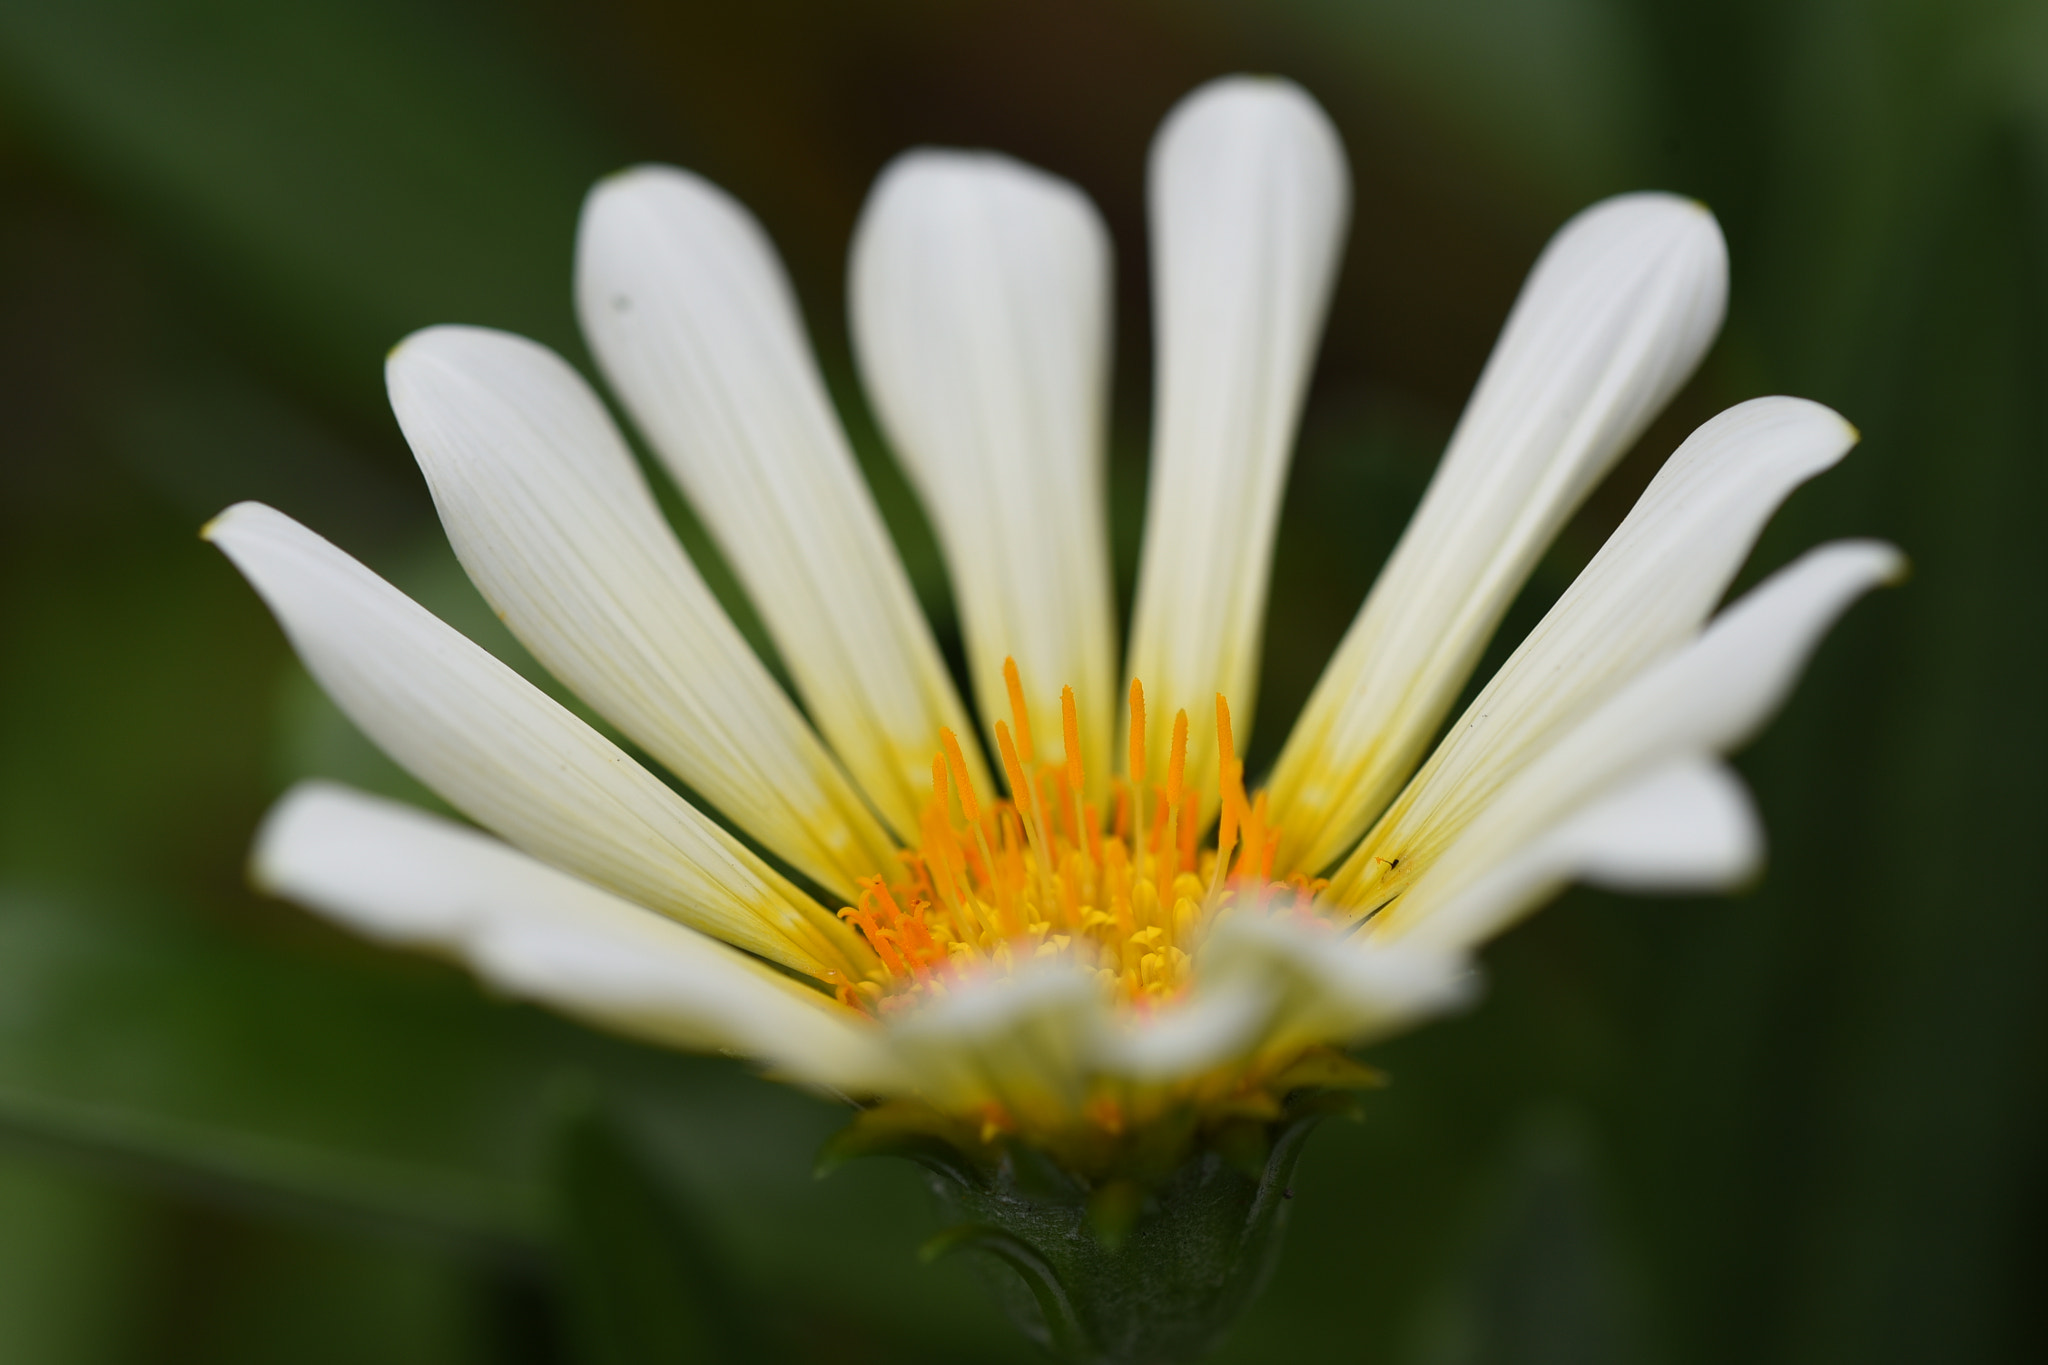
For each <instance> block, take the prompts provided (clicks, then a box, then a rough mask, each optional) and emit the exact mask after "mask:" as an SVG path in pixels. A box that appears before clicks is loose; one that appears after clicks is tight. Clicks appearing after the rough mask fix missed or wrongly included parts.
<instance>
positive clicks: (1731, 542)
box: [1329, 398, 1857, 904]
mask: <svg viewBox="0 0 2048 1365" xmlns="http://www.w3.org/2000/svg"><path fill="white" fill-rule="evenodd" d="M1856 440H1857V433H1856V429H1855V428H1854V427H1852V426H1850V425H1849V424H1848V423H1847V422H1845V421H1843V420H1842V418H1841V417H1840V416H1839V415H1838V414H1836V413H1835V412H1834V411H1833V410H1831V409H1829V408H1826V407H1823V406H1822V405H1820V404H1819V403H1812V402H1808V401H1807V400H1805V399H1801V398H1758V399H1753V400H1751V401H1750V402H1747V403H1741V404H1738V405H1737V406H1735V407H1732V408H1730V409H1728V410H1727V411H1726V412H1723V413H1721V414H1720V415H1719V416H1717V417H1715V418H1713V419H1712V420H1710V421H1708V422H1706V423H1705V424H1704V425H1702V426H1701V427H1700V428H1699V430H1697V431H1695V432H1694V433H1693V434H1692V435H1691V436H1690V437H1688V438H1687V439H1686V441H1685V443H1684V444H1683V445H1681V446H1679V448H1678V450H1677V451H1676V452H1675V453H1673V455H1672V456H1671V458H1670V459H1669V460H1667V461H1665V463H1664V467H1663V469H1661V470H1660V471H1658V474H1657V477H1656V478H1654V479H1652V480H1651V481H1650V486H1649V487H1648V488H1647V489H1645V490H1644V492H1643V495H1642V497H1641V498H1639V499H1638V500H1637V502H1636V505H1635V507H1634V508H1633V509H1632V510H1631V511H1630V512H1629V514H1628V516H1627V517H1626V518H1625V519H1624V520H1623V521H1622V523H1621V525H1620V526H1619V527H1618V528H1616V530H1615V532H1614V534H1613V535H1611V536H1610V537H1608V540H1607V543H1606V544H1605V545H1604V546H1602V547H1601V549H1600V552H1599V553H1598V554H1597V555H1595V556H1594V557H1593V561H1592V562H1591V563H1590V564H1588V565H1587V566H1586V568H1585V570H1584V571H1583V572H1582V573H1580V574H1579V576H1578V578H1577V579H1576V580H1574V582H1573V583H1572V585H1571V587H1570V588H1568V589H1567V590H1566V591H1565V593H1564V595H1563V596H1562V597H1560V598H1559V599H1558V601H1557V603H1556V605H1554V606H1553V607H1552V608H1551V609H1550V611H1549V613H1548V614H1547V615H1546V616H1545V617H1544V618H1543V620H1542V622H1541V623H1540V624H1538V625H1537V627H1536V629H1535V630H1533V631H1531V632H1530V634H1529V638H1528V639H1526V640H1524V641H1523V642H1522V644H1521V646H1520V647H1519V648H1518V649H1517V650H1516V651H1515V653H1514V654H1513V656H1512V657H1510V658H1509V659H1508V661H1507V663H1506V664H1504V665H1503V666H1502V667H1501V670H1500V672H1499V673H1497V674H1495V675H1494V677H1493V679H1492V680H1491V681H1490V682H1488V683H1487V685H1486V687H1485V689H1484V690H1483V691H1482V692H1481V693H1480V694H1479V697H1478V698H1477V700H1475V701H1474V702H1473V703H1472V705H1471V706H1470V707H1469V708H1467V710H1466V712H1465V714H1464V715H1463V716H1462V717H1460V719H1459V720H1458V722H1457V724H1455V725H1453V726H1452V727H1451V729H1450V731H1449V733H1448V734H1447V735H1446V736H1445V738H1444V739H1443V741H1442V742H1441V743H1440V744H1438V746H1437V748H1436V750H1435V752H1433V753H1432V754H1431V755H1430V757H1429V760H1428V762H1426V763H1425V764H1424V765H1423V766H1422V769H1421V771H1419V772H1418V773H1417V774H1416V775H1415V777H1414V778H1413V779H1411V780H1410V782H1409V783H1408V786H1407V787H1406V788H1405V789H1404V790H1403V791H1402V793H1401V795H1400V796H1399V797H1398V798H1397V799H1396V800H1395V802H1394V804H1393V805H1392V806H1390V807H1389V808H1388V810H1387V812H1386V814H1385V815H1384V816H1382V817H1381V818H1380V820H1379V822H1378V823H1377V824H1375V825H1374V827H1373V829H1372V831H1371V832H1370V833H1369V834H1367V836H1366V837H1365V839H1364V841H1363V842H1361V843H1360V844H1359V846H1358V848H1357V849H1356V850H1355V851H1354V852H1353V853H1352V854H1351V855H1350V856H1349V857H1348V858H1346V859H1345V861H1344V864H1343V867H1342V868H1341V869H1340V870H1339V871H1338V872H1337V873H1336V874H1334V875H1333V876H1332V878H1331V887H1330V893H1329V894H1330V897H1331V899H1333V900H1335V901H1338V902H1341V903H1347V904H1358V903H1361V902H1363V901H1365V900H1369V899H1372V896H1371V895H1370V891H1369V889H1368V888H1369V887H1370V886H1371V885H1372V884H1373V883H1375V882H1376V881H1377V880H1378V878H1377V875H1376V874H1377V871H1378V869H1380V868H1381V867H1383V866H1384V864H1383V863H1382V862H1380V861H1379V860H1380V859H1381V858H1382V857H1385V856H1396V855H1388V853H1387V850H1388V849H1398V850H1399V853H1398V855H1397V856H1399V857H1400V858H1401V860H1402V865H1403V866H1404V867H1407V868H1410V869H1411V875H1413V874H1418V873H1420V871H1421V870H1422V868H1423V867H1424V866H1426V865H1427V863H1428V862H1429V860H1430V859H1431V858H1432V857H1433V856H1434V855H1435V854H1436V853H1437V852H1439V851H1441V850H1442V848H1443V847H1444V846H1445V845H1447V844H1448V843H1449V842H1450V841H1451V840H1453V839H1455V838H1456V837H1457V834H1458V831H1459V830H1461V829H1463V828H1464V826H1465V824H1466V823H1467V822H1469V821H1470V820H1471V818H1472V817H1473V815H1474V813H1475V812H1476V811H1478V810H1479V809H1480V808H1481V807H1482V806H1483V805H1484V803H1485V802H1486V800H1487V799H1488V798H1489V797H1490V796H1492V794H1493V793H1494V792H1495V791H1496V790H1498V789H1499V787H1500V785H1501V783H1503V782H1505V781H1506V780H1507V779H1508V778H1509V777H1511V776H1512V775H1513V774H1514V772H1515V771H1516V769H1517V768H1518V767H1519V766H1520V765H1521V764H1522V763H1523V762H1526V761H1527V760H1528V758H1529V757H1530V756H1531V755H1533V754H1536V753H1539V752H1541V751H1542V749H1543V748H1544V747H1545V746H1546V745H1547V744H1548V743H1549V742H1550V741H1551V740H1552V739H1554V738H1555V737H1556V735H1557V733H1558V732H1559V729H1560V727H1562V726H1564V725H1568V724H1569V723H1570V722H1571V720H1572V719H1573V718H1574V717H1575V716H1578V715H1581V714H1583V713H1584V712H1586V711H1587V710H1588V709H1590V708H1591V707H1592V706H1594V705H1597V704H1598V703H1599V702H1601V701H1603V700H1605V699H1606V697H1608V696H1609V695H1611V694H1612V693H1613V692H1614V691H1615V690H1617V689H1618V688H1619V687H1621V686H1622V685H1623V684H1625V683H1626V682H1627V680H1628V679H1629V678H1630V677H1632V676H1634V675H1635V674H1636V673H1638V672H1640V671H1641V670H1642V669H1643V668H1645V667H1647V666H1648V665H1650V664H1651V663H1654V662H1655V661H1656V660H1658V659H1660V658H1663V657H1665V656H1666V655H1669V654H1671V653H1673V652H1674V651H1676V650H1677V649H1679V648H1680V647H1681V646H1683V645H1684V644H1685V643H1686V642H1687V641H1688V640H1690V639H1691V638H1692V637H1693V636H1694V635H1695V634H1696V633H1697V632H1698V630H1699V627H1700V624H1701V623H1702V622H1703V621H1704V620H1705V619H1706V617H1707V613H1708V612H1710V611H1711V610H1712V609H1713V607H1714V604H1715V603H1716V602H1718V601H1719V600H1720V599H1721V596H1722V594H1723V593H1724V592H1726V591H1727V588H1728V584H1729V582H1730V581H1732V580H1733V579H1734V577H1735V573H1736V571H1737V570H1738V569H1739V568H1740V567H1741V566H1742V562H1743V560H1744V559H1746V558H1747V557H1748V555H1749V551H1750V549H1751V548H1752V547H1753V546H1754V545H1755V544H1756V539H1757V537H1758V535H1760V534H1761V533H1762V531H1763V527H1764V523H1765V522H1766V521H1768V520H1769V519H1770V516H1771V514H1772V513H1773V512H1774V511H1775V510H1776V509H1777V508H1778V506H1779V505H1780V504H1781V503H1782V502H1783V501H1784V500H1785V498H1786V497H1787V496H1788V495H1789V494H1790V493H1791V491H1792V490H1793V489H1794V488H1796V487H1797V486H1798V485H1799V484H1801V483H1804V482H1805V481H1806V480H1807V479H1810V478H1812V477H1813V476H1814V475H1816V474H1818V473H1820V472H1821V471H1822V470H1824V469H1828V468H1830V467H1832V466H1833V465H1834V464H1835V463H1836V462H1837V461H1838V460H1840V459H1841V458H1842V456H1843V455H1845V454H1846V453H1848V450H1849V448H1850V447H1851V446H1852V445H1854V444H1855V442H1856Z"/></svg>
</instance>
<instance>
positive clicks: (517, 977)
mask: <svg viewBox="0 0 2048 1365" xmlns="http://www.w3.org/2000/svg"><path fill="white" fill-rule="evenodd" d="M253 863H254V873H255V877H256V881H257V883H258V885H259V886H261V887H262V888H263V889H264V890H266V891H269V892H271V893H272V894H274V895H278V896H283V897H286V898H288V899H291V900H294V901H298V902H299V903H301V904H303V905H306V906H309V907H311V908H312V909H315V910H318V911H320V912H321V913H322V914H325V915H328V916H330V917H331V918H333V919H335V920H338V921H339V922H341V923H342V924H344V925H346V926H348V927H349V928H351V929H355V930H357V931H359V932H361V933H364V934H367V935H369V936H370V937H372V938H376V939H380V940H383V941H385V942H388V943H396V944H402V945H406V946H409V947H432V948H439V949H443V950H446V951H449V952H452V953H454V954H455V955H457V956H459V957H461V958H462V959H464V960H465V961H467V962H468V963H469V964H470V965H471V966H473V967H474V968H475V969H476V970H477V972H478V973H479V974H480V975H481V976H483V977H484V978H485V979H486V980H488V981H491V982H492V983H493V984H495V985H497V986H499V987H500V988H502V989H505V990H508V991H511V992H513V993H516V994H518V995H522V996H528V997H531V998H533V999H536V1000H540V1001H542V1002H545V1003H546V1004H549V1005H552V1006H554V1007H556V1008H558V1009H561V1010H564V1011H566V1012H568V1013H570V1014H574V1015H577V1016H579V1017H581V1018H585V1019H590V1020H593V1021H596V1022H599V1023H603V1024H605V1025H607V1026H610V1027H614V1028H617V1029H620V1030H621V1031H624V1032H628V1033H632V1034H635V1035H638V1036H641V1037H646V1038H649V1039H652V1040H653V1041H656V1042H661V1043H666V1044H669V1045H671V1046H681V1047H692V1048H707V1049H717V1050H720V1051H734V1052H739V1053H743V1054H745V1055H747V1056H750V1057H754V1058H757V1059H759V1060H761V1061H764V1062H767V1063H769V1064H771V1065H773V1066H775V1067H776V1068H777V1069H779V1070H781V1071H783V1072H785V1073H787V1074H789V1075H791V1076H793V1077H795V1078H798V1079H802V1080H805V1081H810V1082H813V1083H816V1084H820V1085H829V1086H832V1087H834V1088H835V1089H839V1090H845V1091H864V1090H873V1089H878V1088H888V1086H889V1084H890V1081H891V1078H892V1076H893V1075H894V1069H893V1067H892V1065H891V1064H890V1063H889V1062H888V1060H887V1059H886V1054H885V1053H884V1051H883V1046H882V1040H881V1037H880V1034H879V1031H878V1030H876V1029H875V1028H873V1027H872V1026H871V1025H869V1024H868V1023H867V1021H865V1020H864V1019H862V1018H861V1017H859V1016H858V1015H855V1014H854V1013H852V1012H851V1011H849V1010H847V1009H845V1008H844V1007H842V1006H840V1005H838V1004H837V1003H836V1002H834V1001H832V1000H831V999H830V998H829V997H827V996H825V995H822V994H820V993H819V992H817V991H815V990H811V989H809V988H807V987H804V986H801V985H798V984H797V983H796V982H795V981H793V980H792V979H791V978H789V977H788V976H785V975H784V974H782V973H781V972H778V971H775V970H774V969H773V968H770V967H767V966H765V965H763V964H762V963H760V962H758V961H756V960H755V959H753V958H750V957H748V956H746V955H745V954H743V953H740V952H736V951H735V950H733V949H731V948H728V947H726V946H725V945H724V944H722V943H719V942H717V941H716V940H714V939H710V938H706V937H704V936H703V935H701V934H698V933H695V932H693V931H692V930H690V929H686V928H684V927H683V926H682V925H680V924H677V923H675V922H674V921H672V920H667V919H663V918H661V917H660V916H658V915H654V914H652V913H650V912H648V911H646V910H643V909H642V908H640V907H639V906H637V905H633V904H630V903H628V902H626V901H623V900H621V899H619V898H618V897H617V896H615V895H613V894H611V893H610V892H608V891H603V890H600V889H599V888H597V887H595V886H592V885H591V884H590V883H588V882H585V881H581V880H578V879H577V878H575V877H572V876H570V875H568V874H567V873H565V872H560V871H557V870H556V869H554V868H552V867H549V866H547V865H546V864H545V863H541V862H537V861H536V860H534V859H532V858H529V857H527V856H526V855H525V854H523V853H520V852H518V851H517V850H515V849H513V848H511V847H509V846H507V845H505V844H501V843H499V842H498V841H497V840H495V839H492V838H490V837H489V836H487V835H484V834H480V833H478V832H477V831H475V830H471V829H466V828H464V827H462V826H460V825H457V824H454V823H453V822H451V821H448V820H443V819H441V818H440V817H438V816H433V815H428V814H427V813H425V812H424V811H419V810H415V809H413V808H411V807H409V806H404V805H400V804H398V803H396V802H391V801H385V800H381V799H379V798H377V797H374V796H368V795H365V794H363V793H361V792H354V791H350V790H348V789H347V788H344V787H337V786H333V785H330V784H327V783H319V782H308V783H302V784H301V785H299V786H298V787H295V788H293V789H292V791H290V792H288V793H287V794H286V795H285V796H284V798H283V799H282V800H280V801H279V802H278V803H277V805H276V806H274V807H273V808H272V809H271V812H270V814H269V816H268V817H266V818H265V820H264V822H263V828H262V830H261V832H260V833H259V834H258V835H257V840H256V849H255V853H254V856H253Z"/></svg>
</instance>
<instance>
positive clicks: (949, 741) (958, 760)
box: [939, 727, 981, 825]
mask: <svg viewBox="0 0 2048 1365" xmlns="http://www.w3.org/2000/svg"><path fill="white" fill-rule="evenodd" d="M939 743H940V744H942V745H944V746H945V749H946V766H947V767H949V768H951V769H952V770H953V786H954V787H955V788H956V789H957V790H958V791H959V793H960V810H961V813H962V814H964V815H965V816H966V817H967V823H968V824H970V825H979V824H980V823H981V804H980V803H979V802H977V801H976V800H975V799H974V784H973V783H972V782H970V781H968V780H967V760H966V759H965V758H962V757H961V756H960V740H959V737H958V736H956V735H955V734H954V733H953V732H952V731H951V730H949V729H946V728H944V727H941V728H940V730H939Z"/></svg>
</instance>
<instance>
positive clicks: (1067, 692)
mask: <svg viewBox="0 0 2048 1365" xmlns="http://www.w3.org/2000/svg"><path fill="white" fill-rule="evenodd" d="M1060 738H1061V739H1063V740H1065V741H1066V745H1067V785H1068V786H1069V787H1072V788H1073V789H1074V790H1075V791H1076V792H1078V791H1080V790H1081V720H1080V717H1079V716H1078V715H1077V714H1076V713H1075V711H1074V689H1073V688H1071V687H1062V688H1061V689H1060Z"/></svg>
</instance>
